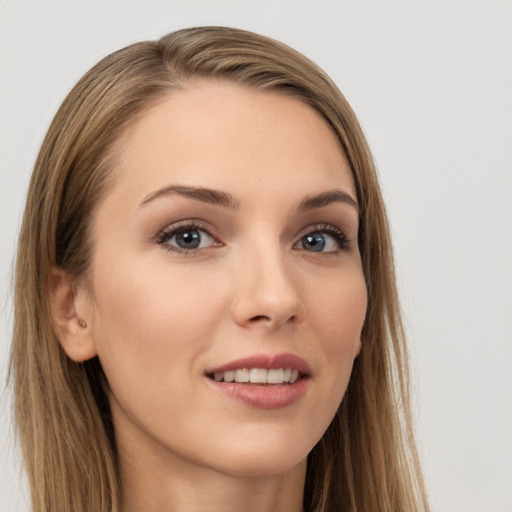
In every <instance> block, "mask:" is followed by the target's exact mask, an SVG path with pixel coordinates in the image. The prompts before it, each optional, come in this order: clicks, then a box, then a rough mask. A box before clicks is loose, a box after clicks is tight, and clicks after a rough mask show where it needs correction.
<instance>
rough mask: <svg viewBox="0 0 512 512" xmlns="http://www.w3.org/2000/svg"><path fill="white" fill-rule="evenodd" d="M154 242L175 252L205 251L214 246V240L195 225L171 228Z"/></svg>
mask: <svg viewBox="0 0 512 512" xmlns="http://www.w3.org/2000/svg"><path fill="white" fill-rule="evenodd" d="M156 242H157V243H158V244H160V245H163V246H164V247H165V248H166V249H168V250H170V251H177V252H188V251H194V250H198V249H206V248H208V247H212V246H214V245H216V241H215V239H214V238H213V237H212V236H211V235H210V234H209V233H208V231H206V230H205V229H202V228H200V227H198V226H196V225H188V226H183V225H178V226H171V227H169V228H167V229H165V230H164V231H162V232H161V233H160V234H159V235H158V237H157V239H156Z"/></svg>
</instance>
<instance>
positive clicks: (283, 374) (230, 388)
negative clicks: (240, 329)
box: [205, 354, 311, 409]
mask: <svg viewBox="0 0 512 512" xmlns="http://www.w3.org/2000/svg"><path fill="white" fill-rule="evenodd" d="M205 376H206V377H207V380H208V382H210V383H211V385H212V387H213V389H216V390H217V391H219V392H220V393H221V394H222V395H224V396H226V397H228V398H230V399H234V400H235V401H237V402H243V403H245V404H246V405H249V406H250V407H253V408H258V409H282V408H285V407H288V406H290V405H292V404H294V403H296V402H298V401H299V400H300V399H301V398H302V397H303V396H304V395H305V394H306V393H307V390H308V388H309V378H310V376H311V368H310V366H309V364H308V363H307V362H306V361H305V360H304V359H302V358H301V357H298V356H295V355H293V354H277V355H255V356H250V357H246V358H243V359H238V360H236V361H232V362H230V363H227V364H225V365H222V366H219V367H217V368H213V369H211V370H208V371H207V372H206V373H205Z"/></svg>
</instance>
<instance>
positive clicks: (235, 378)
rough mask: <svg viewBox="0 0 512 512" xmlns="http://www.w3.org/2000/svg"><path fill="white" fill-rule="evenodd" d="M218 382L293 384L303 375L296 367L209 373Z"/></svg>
mask: <svg viewBox="0 0 512 512" xmlns="http://www.w3.org/2000/svg"><path fill="white" fill-rule="evenodd" d="M208 377H209V378H213V379H214V380H216V381H217V382H237V383H250V384H260V385H264V384H267V385H272V384H273V385H281V384H293V383H294V382H296V381H297V380H298V379H299V378H301V377H302V375H301V373H300V372H299V370H297V369H296V368H294V369H292V368H273V369H270V370H266V369H265V368H241V369H239V370H229V371H225V372H215V373H213V374H209V375H208Z"/></svg>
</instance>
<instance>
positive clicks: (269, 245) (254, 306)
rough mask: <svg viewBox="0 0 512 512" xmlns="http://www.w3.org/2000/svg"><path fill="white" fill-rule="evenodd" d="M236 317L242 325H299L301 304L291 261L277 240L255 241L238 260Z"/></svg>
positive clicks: (255, 239)
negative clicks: (289, 323)
mask: <svg viewBox="0 0 512 512" xmlns="http://www.w3.org/2000/svg"><path fill="white" fill-rule="evenodd" d="M236 279H237V285H236V298H235V316H236V319H237V322H238V323H240V324H256V323H258V324H259V323H262V324H265V325H267V326H268V327H270V328H278V327H279V326H281V325H283V324H285V323H287V322H295V323H296V322H298V321H300V319H301V317H302V307H301V306H302V304H301V299H300V293H299V288H298V283H297V282H296V279H295V276H294V272H293V268H292V265H291V261H290V259H289V257H287V254H286V252H285V248H284V247H282V244H281V243H280V240H279V238H278V237H272V236H265V237H263V236H262V237H257V238H254V237H253V238H252V240H251V241H250V242H248V243H247V244H245V246H244V248H243V249H242V250H241V254H240V258H239V261H238V272H237V276H236Z"/></svg>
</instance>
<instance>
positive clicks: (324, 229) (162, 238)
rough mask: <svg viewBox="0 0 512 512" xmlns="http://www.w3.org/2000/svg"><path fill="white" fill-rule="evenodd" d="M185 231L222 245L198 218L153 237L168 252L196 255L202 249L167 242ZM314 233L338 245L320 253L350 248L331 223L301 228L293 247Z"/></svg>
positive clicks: (176, 225)
mask: <svg viewBox="0 0 512 512" xmlns="http://www.w3.org/2000/svg"><path fill="white" fill-rule="evenodd" d="M186 231H203V232H205V233H206V234H207V235H208V236H210V237H211V238H212V239H213V240H214V241H215V243H214V244H213V247H215V246H217V247H219V246H221V245H223V244H222V243H221V242H218V241H217V238H218V237H216V236H214V235H212V234H211V228H210V227H209V226H208V225H207V224H206V223H204V222H202V221H200V220H186V221H182V222H178V223H176V224H173V225H172V226H169V227H167V228H165V229H163V230H162V231H160V233H158V235H157V236H156V237H155V243H156V244H157V245H162V246H163V248H164V249H165V250H167V251H169V252H176V253H178V254H183V255H188V256H192V255H197V254H198V253H199V252H201V250H202V249H200V248H198V249H185V248H178V247H174V246H172V245H170V244H168V243H167V242H168V241H169V240H171V239H172V238H173V237H174V236H175V235H177V234H179V233H183V232H186ZM316 233H320V234H327V235H329V236H331V237H332V238H333V239H334V241H335V242H336V243H337V245H338V250H336V251H326V252H324V251H322V252H320V254H323V255H333V254H338V253H340V252H342V251H346V250H348V249H349V248H350V242H349V240H348V238H347V237H346V236H345V234H344V233H343V231H341V230H340V229H339V228H337V227H335V226H333V225H331V224H321V223H320V224H313V225H311V226H308V227H307V228H305V229H303V230H302V231H301V232H300V233H299V240H298V241H297V242H295V244H294V245H293V247H294V248H296V246H297V245H298V244H299V243H300V242H301V241H302V240H303V239H304V237H306V236H308V235H313V234H316ZM297 250H299V249H297ZM304 250H305V249H304ZM306 252H313V253H314V251H306Z"/></svg>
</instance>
